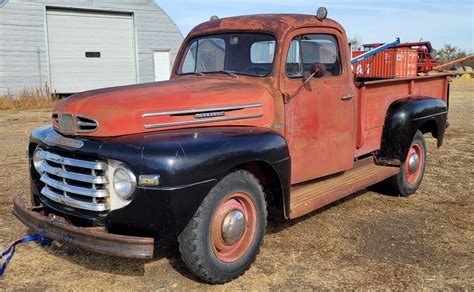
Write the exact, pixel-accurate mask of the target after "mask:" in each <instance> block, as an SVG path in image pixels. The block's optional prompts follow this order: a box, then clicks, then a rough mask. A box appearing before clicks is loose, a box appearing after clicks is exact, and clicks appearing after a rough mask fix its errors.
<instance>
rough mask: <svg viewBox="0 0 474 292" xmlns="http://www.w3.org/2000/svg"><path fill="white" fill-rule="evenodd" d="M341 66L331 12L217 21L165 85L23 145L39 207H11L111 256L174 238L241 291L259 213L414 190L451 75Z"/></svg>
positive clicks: (59, 112) (77, 98) (106, 93)
mask: <svg viewBox="0 0 474 292" xmlns="http://www.w3.org/2000/svg"><path fill="white" fill-rule="evenodd" d="M322 12H324V10H322ZM350 61H351V60H350V51H349V45H348V42H347V37H346V33H345V31H344V29H343V27H342V26H341V25H340V24H338V23H337V22H335V21H333V20H331V19H327V18H326V17H325V15H324V13H322V15H320V14H319V13H318V16H317V17H316V16H313V15H296V14H268V15H251V16H239V17H231V18H224V19H218V18H212V19H211V20H210V21H208V22H205V23H203V24H200V25H198V26H197V27H196V28H194V29H193V30H192V31H191V32H190V34H189V35H188V36H187V38H186V39H185V41H184V42H183V45H182V48H181V50H180V52H179V54H178V57H177V59H176V62H175V65H174V68H173V72H172V75H171V80H170V81H165V82H156V83H150V84H142V85H132V86H124V87H116V88H106V89H98V90H93V91H88V92H83V93H79V94H75V95H72V96H70V97H68V98H66V99H63V100H61V101H60V102H59V103H58V104H57V105H56V107H55V108H54V110H53V113H52V125H51V126H49V127H44V128H39V129H37V130H35V131H34V132H33V133H32V135H31V139H30V144H29V146H28V155H29V158H30V177H31V204H32V206H29V204H26V203H24V202H23V201H22V199H21V198H15V200H14V209H13V213H14V214H15V215H16V216H17V217H18V218H19V219H20V220H21V221H22V222H23V223H24V224H26V225H27V226H29V227H30V228H31V229H33V230H36V231H39V232H41V233H42V234H43V235H44V236H45V237H48V238H51V239H55V240H59V241H62V242H66V243H69V244H74V245H77V246H80V247H83V248H87V249H90V250H93V251H96V252H100V253H103V254H108V255H113V256H122V257H129V258H138V259H140V258H151V257H153V246H154V242H155V240H156V239H167V240H177V241H178V242H179V249H180V252H181V256H182V259H183V261H184V262H185V263H186V265H187V266H188V268H189V269H190V270H191V271H192V272H193V273H195V274H196V275H197V276H198V277H200V278H201V279H203V280H204V281H207V282H210V283H225V282H228V281H230V280H232V279H235V278H236V277H238V276H240V275H242V274H243V273H244V272H245V271H246V270H247V269H248V268H249V267H250V265H251V264H252V263H253V262H254V260H255V258H256V256H257V254H258V252H259V250H260V247H261V245H262V242H263V237H264V234H265V229H266V222H267V215H268V211H267V210H268V208H270V207H272V209H273V210H277V212H276V215H275V216H282V217H283V218H286V219H294V218H297V217H300V216H302V215H305V214H308V213H310V212H312V211H314V210H316V209H318V208H320V207H322V206H324V205H327V204H329V203H331V202H334V201H336V200H338V199H340V198H343V197H345V196H348V195H350V194H352V193H354V192H356V191H358V190H361V189H364V188H366V187H368V186H370V185H373V184H375V183H379V182H381V181H385V180H387V181H386V183H387V185H390V186H391V187H392V188H394V189H395V190H396V191H397V192H399V193H400V194H401V195H403V196H409V195H411V194H413V193H414V192H415V191H416V190H417V189H418V187H419V185H420V184H421V181H422V179H423V174H424V171H425V167H426V145H425V142H424V138H423V137H424V134H432V135H433V136H434V137H435V138H437V139H438V146H441V144H442V141H443V137H444V131H445V128H446V124H447V103H448V88H449V84H448V78H447V76H445V75H438V76H433V77H417V78H407V79H389V80H375V81H373V80H372V81H370V82H367V81H365V80H356V79H355V77H354V74H353V72H352V69H351V65H350Z"/></svg>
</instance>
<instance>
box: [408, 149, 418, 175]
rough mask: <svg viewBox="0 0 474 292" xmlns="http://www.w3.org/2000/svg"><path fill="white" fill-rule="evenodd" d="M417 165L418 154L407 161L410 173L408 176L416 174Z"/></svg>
mask: <svg viewBox="0 0 474 292" xmlns="http://www.w3.org/2000/svg"><path fill="white" fill-rule="evenodd" d="M419 164H420V157H419V156H418V154H416V153H414V154H413V155H412V156H411V157H410V159H409V160H408V171H409V172H410V174H414V173H415V172H416V170H417V169H418V165H419Z"/></svg>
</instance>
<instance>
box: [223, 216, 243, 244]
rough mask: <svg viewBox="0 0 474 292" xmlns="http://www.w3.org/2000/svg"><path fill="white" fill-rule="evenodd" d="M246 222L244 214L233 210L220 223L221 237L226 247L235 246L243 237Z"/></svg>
mask: <svg viewBox="0 0 474 292" xmlns="http://www.w3.org/2000/svg"><path fill="white" fill-rule="evenodd" d="M246 227H247V220H246V219H245V216H244V213H243V212H242V211H240V210H237V209H234V210H232V211H230V212H229V213H228V214H227V215H226V216H225V218H224V222H222V237H223V238H224V241H225V243H227V244H228V245H233V244H236V243H237V242H238V241H239V240H240V239H241V238H242V236H244V233H245V228H246Z"/></svg>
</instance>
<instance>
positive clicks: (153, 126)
mask: <svg viewBox="0 0 474 292" xmlns="http://www.w3.org/2000/svg"><path fill="white" fill-rule="evenodd" d="M261 117H263V114H256V115H246V116H236V117H227V118H215V119H205V120H194V121H184V122H174V123H162V124H150V125H144V128H145V129H148V130H149V129H159V128H167V127H179V126H189V125H199V124H209V123H217V122H227V121H236V120H247V119H256V118H261Z"/></svg>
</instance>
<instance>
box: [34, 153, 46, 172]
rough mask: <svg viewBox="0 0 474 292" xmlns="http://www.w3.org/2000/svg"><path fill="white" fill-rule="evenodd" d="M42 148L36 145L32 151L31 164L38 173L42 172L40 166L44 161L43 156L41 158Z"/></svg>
mask: <svg viewBox="0 0 474 292" xmlns="http://www.w3.org/2000/svg"><path fill="white" fill-rule="evenodd" d="M42 154H43V149H41V148H40V147H36V150H35V152H34V153H33V166H34V167H35V169H36V171H37V172H38V173H39V174H43V173H44V170H43V168H42V167H41V166H42V165H43V163H44V158H43V155H42Z"/></svg>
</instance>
